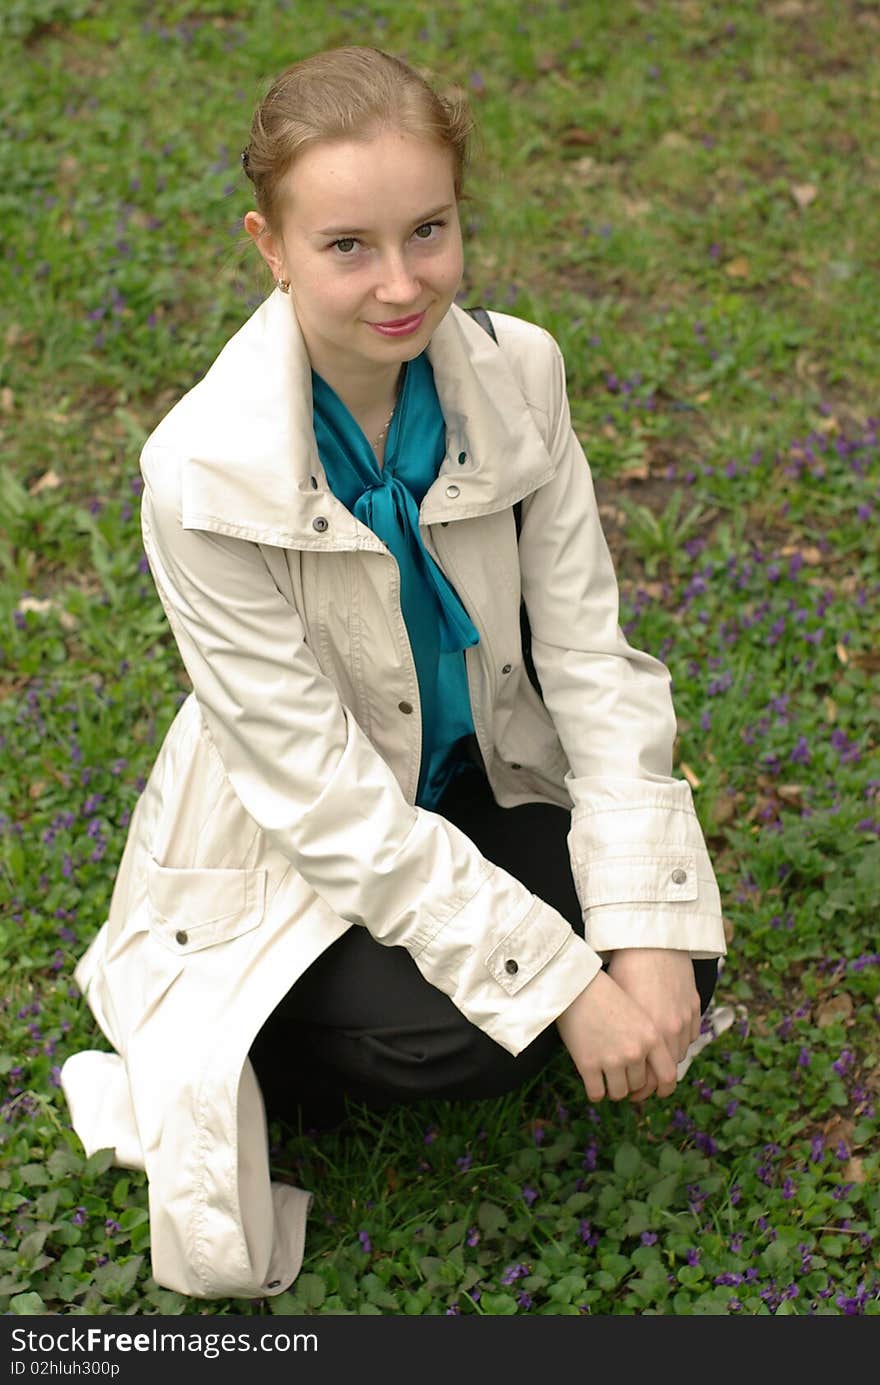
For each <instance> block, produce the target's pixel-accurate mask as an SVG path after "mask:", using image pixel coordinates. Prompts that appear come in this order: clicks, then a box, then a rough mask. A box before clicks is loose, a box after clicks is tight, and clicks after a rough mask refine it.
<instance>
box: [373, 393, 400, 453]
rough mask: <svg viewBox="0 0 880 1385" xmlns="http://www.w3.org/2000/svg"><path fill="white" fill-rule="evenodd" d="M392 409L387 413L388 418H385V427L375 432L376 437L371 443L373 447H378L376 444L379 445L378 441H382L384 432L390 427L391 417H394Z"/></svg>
mask: <svg viewBox="0 0 880 1385" xmlns="http://www.w3.org/2000/svg"><path fill="white" fill-rule="evenodd" d="M396 408H397V401H396V400H395V403H394V409H396ZM394 409H392V410H391V413H390V414H389V415H388V418H387V420H386V423H385V427H384V428H383V429H382V431H381V432H380V433H377V434H376V437H375V438H374V440H373V443H372V446H373V447H378V446H379V443H380V442H381V441H382V439H383V438H384V436H385V434H386V433H387V432H388V429H389V428H390V427H391V420H392V419H393V417H394Z"/></svg>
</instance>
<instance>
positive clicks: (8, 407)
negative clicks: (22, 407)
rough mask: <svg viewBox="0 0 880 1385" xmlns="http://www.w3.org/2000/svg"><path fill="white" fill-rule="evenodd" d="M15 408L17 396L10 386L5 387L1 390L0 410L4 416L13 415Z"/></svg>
mask: <svg viewBox="0 0 880 1385" xmlns="http://www.w3.org/2000/svg"><path fill="white" fill-rule="evenodd" d="M14 408H15V396H14V394H13V393H12V390H11V389H10V388H9V386H8V385H4V386H3V388H2V390H0V409H2V411H3V413H4V414H11V413H12V411H13V409H14Z"/></svg>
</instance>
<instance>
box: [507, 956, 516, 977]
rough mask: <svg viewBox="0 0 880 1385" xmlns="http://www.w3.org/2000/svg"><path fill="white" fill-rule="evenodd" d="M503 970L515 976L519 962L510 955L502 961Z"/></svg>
mask: <svg viewBox="0 0 880 1385" xmlns="http://www.w3.org/2000/svg"><path fill="white" fill-rule="evenodd" d="M504 970H505V971H506V972H509V973H510V975H511V976H516V973H517V972H518V971H519V962H515V961H514V960H513V958H512V957H508V959H507V961H506V962H505V963H504Z"/></svg>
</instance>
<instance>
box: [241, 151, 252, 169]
mask: <svg viewBox="0 0 880 1385" xmlns="http://www.w3.org/2000/svg"><path fill="white" fill-rule="evenodd" d="M250 162H251V153H250V150H249V149H242V151H241V166H242V168H243V169H244V171H245V173H247V172H248V171H249V169H250Z"/></svg>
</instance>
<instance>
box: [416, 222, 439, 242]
mask: <svg viewBox="0 0 880 1385" xmlns="http://www.w3.org/2000/svg"><path fill="white" fill-rule="evenodd" d="M445 225H446V223H445V221H426V222H425V224H424V225H423V226H417V227H416V230H415V234H416V235H417V236H418V238H419V240H433V239H434V235H433V233H434V231H435V230H437V231H439V230H440V228H441V226H445Z"/></svg>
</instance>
